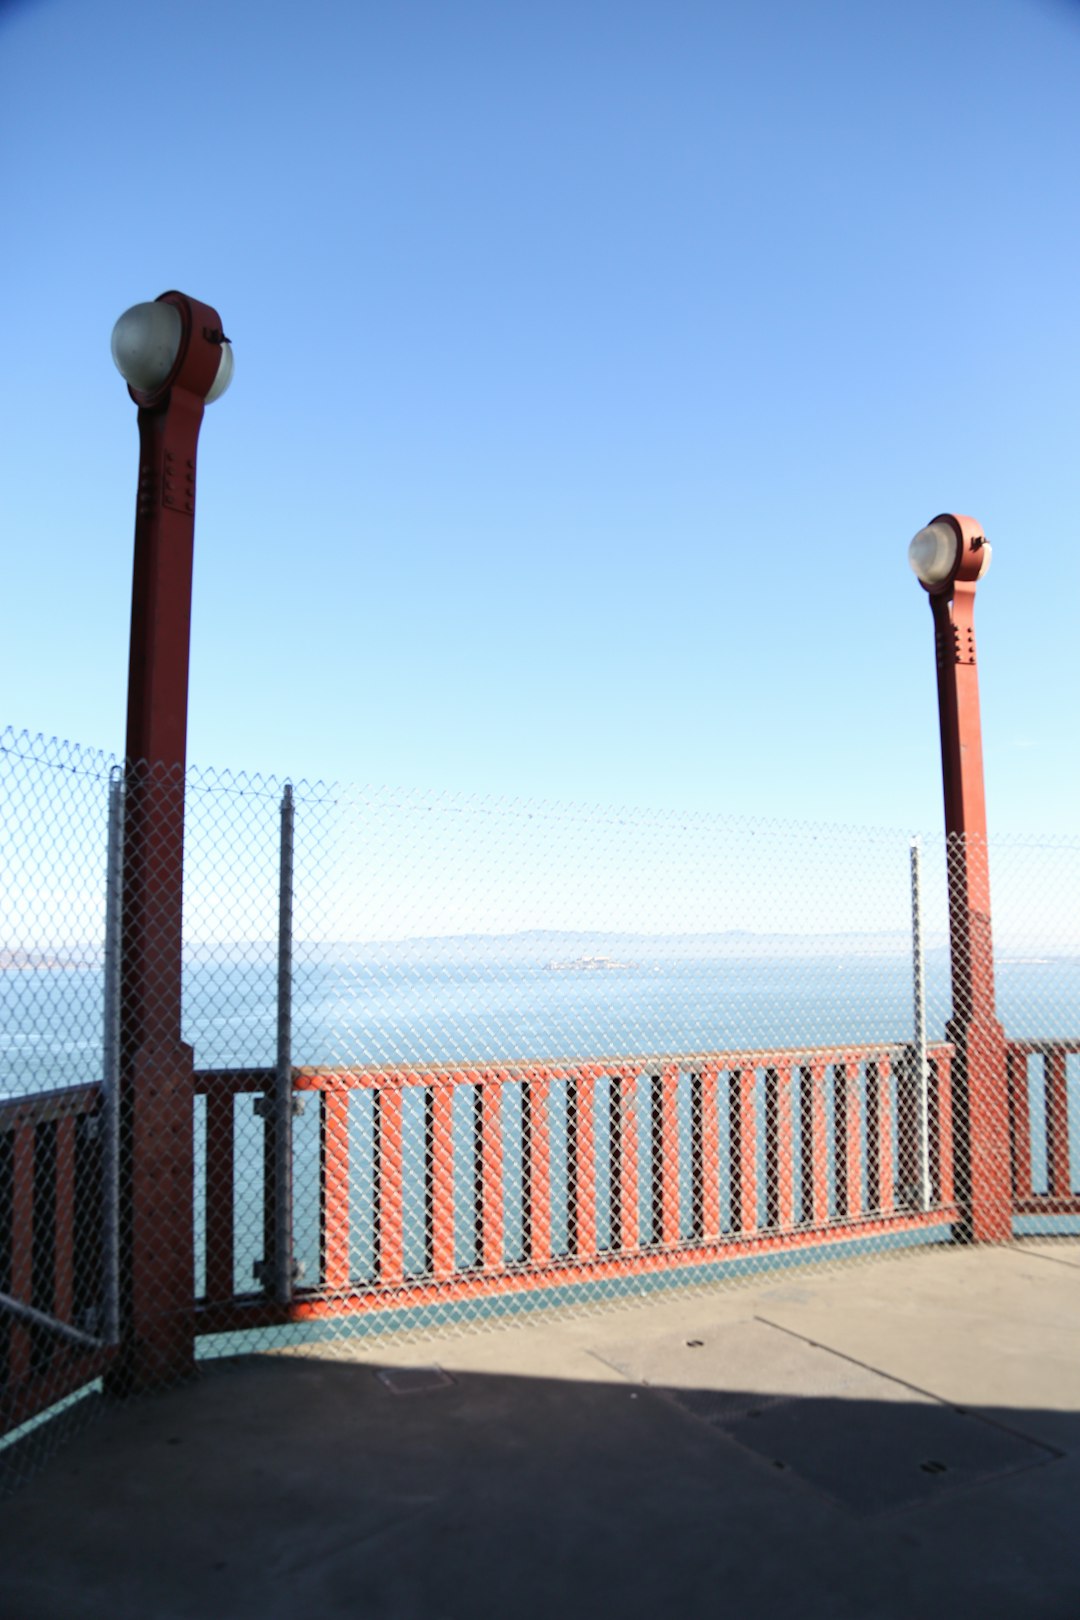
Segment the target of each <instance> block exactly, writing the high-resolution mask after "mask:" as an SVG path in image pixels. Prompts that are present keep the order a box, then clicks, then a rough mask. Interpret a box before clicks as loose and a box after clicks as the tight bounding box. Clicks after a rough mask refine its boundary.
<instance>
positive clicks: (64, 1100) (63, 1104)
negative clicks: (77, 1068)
mask: <svg viewBox="0 0 1080 1620" xmlns="http://www.w3.org/2000/svg"><path fill="white" fill-rule="evenodd" d="M101 1098H102V1088H101V1082H100V1080H92V1081H89V1082H87V1083H85V1084H83V1085H78V1086H57V1087H55V1088H54V1089H53V1090H52V1091H36V1092H31V1093H29V1094H27V1095H25V1096H18V1097H11V1096H8V1097H0V1131H10V1130H14V1129H15V1128H16V1127H17V1126H19V1125H29V1124H33V1125H43V1124H45V1123H46V1122H47V1121H49V1120H54V1119H67V1118H68V1117H69V1116H70V1115H72V1114H94V1113H96V1112H97V1110H98V1108H99V1107H100V1106H101Z"/></svg>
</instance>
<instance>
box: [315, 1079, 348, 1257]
mask: <svg viewBox="0 0 1080 1620" xmlns="http://www.w3.org/2000/svg"><path fill="white" fill-rule="evenodd" d="M321 1096H322V1116H321V1121H320V1126H321V1128H320V1136H321V1141H320V1144H319V1147H320V1153H319V1158H320V1169H321V1175H320V1178H319V1179H320V1183H321V1194H322V1196H321V1198H320V1204H321V1216H322V1220H321V1223H320V1224H321V1229H322V1251H323V1252H322V1275H323V1286H324V1287H325V1288H328V1289H329V1288H346V1287H347V1286H348V1283H349V1093H348V1091H347V1090H346V1089H345V1088H344V1087H340V1086H339V1087H333V1088H331V1089H329V1090H326V1091H324V1092H322V1093H321Z"/></svg>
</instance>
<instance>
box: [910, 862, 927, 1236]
mask: <svg viewBox="0 0 1080 1620" xmlns="http://www.w3.org/2000/svg"><path fill="white" fill-rule="evenodd" d="M921 859H922V846H921V843H920V840H919V838H918V836H916V837H914V838H913V839H912V840H911V977H912V987H913V1010H914V1015H915V1016H914V1043H913V1052H912V1056H913V1059H914V1071H915V1102H916V1107H917V1109H918V1115H917V1118H918V1153H919V1162H918V1169H919V1185H918V1198H919V1203H920V1205H921V1207H922V1208H923V1209H929V1208H930V1106H929V1079H930V1064H929V1060H928V1058H927V1052H926V961H925V956H924V952H923V935H922V866H921Z"/></svg>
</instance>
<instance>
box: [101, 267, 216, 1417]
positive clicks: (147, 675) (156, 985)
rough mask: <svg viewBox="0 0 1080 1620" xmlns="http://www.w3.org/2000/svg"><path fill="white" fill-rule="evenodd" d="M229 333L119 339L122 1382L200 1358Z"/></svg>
mask: <svg viewBox="0 0 1080 1620" xmlns="http://www.w3.org/2000/svg"><path fill="white" fill-rule="evenodd" d="M160 306H164V310H163V309H161V307H160ZM168 311H175V314H171V313H168ZM147 312H149V314H147ZM140 321H141V323H142V324H141V325H140V324H139V323H140ZM125 323H128V325H127V330H126V331H122V328H124V327H125ZM125 340H126V341H127V346H126V348H125ZM225 343H226V340H225V338H224V335H223V333H222V330H221V320H220V317H219V316H218V314H217V312H216V310H214V309H211V308H210V306H209V305H207V304H201V303H199V302H198V301H197V300H196V299H193V298H188V297H187V296H186V295H184V294H183V293H177V292H169V293H163V294H162V295H161V297H160V298H159V299H157V300H156V302H155V303H154V304H152V305H139V306H136V308H135V309H134V310H131V311H129V312H128V314H127V315H126V316H123V317H121V320H120V321H119V322H118V323H117V328H116V332H115V333H114V338H113V353H114V358H115V359H116V362H117V365H118V367H119V368H120V369H121V371H122V372H123V375H124V376H125V378H126V379H127V381H128V391H129V393H130V394H131V397H132V399H133V400H134V401H135V403H136V404H137V405H138V407H139V417H138V422H139V486H138V496H137V504H136V513H135V560H134V574H133V583H132V606H131V649H130V662H129V669H128V712H127V743H126V757H127V775H126V782H125V818H124V870H123V900H122V938H121V984H120V1041H121V1064H120V1117H121V1207H120V1233H121V1238H120V1252H121V1260H122V1267H121V1277H122V1281H121V1337H120V1345H119V1349H118V1353H117V1356H116V1359H115V1361H114V1363H113V1365H112V1367H111V1369H110V1372H109V1375H108V1383H109V1386H110V1388H111V1390H112V1391H113V1392H114V1393H118V1394H126V1393H129V1392H131V1391H134V1390H142V1389H153V1388H160V1387H163V1386H165V1385H167V1384H170V1383H173V1382H175V1381H176V1379H178V1378H181V1377H183V1376H185V1375H186V1374H187V1373H189V1372H190V1371H191V1370H192V1368H193V1365H194V1316H193V1285H194V1264H193V1233H192V1188H193V1179H194V1165H193V1151H192V1149H193V1144H192V1115H193V1105H192V1098H193V1056H192V1051H191V1048H190V1047H189V1046H186V1045H185V1044H184V1042H183V1041H182V1040H181V1037H180V994H181V946H182V926H181V925H182V906H183V862H184V773H185V768H186V764H187V701H188V653H189V640H190V624H191V572H192V555H193V547H194V536H195V456H196V447H197V444H198V437H199V427H200V424H201V422H202V416H203V408H204V405H205V403H206V400H207V396H208V395H209V396H210V397H216V394H217V393H218V392H220V391H223V386H222V378H223V375H224V381H226V382H227V380H228V373H229V372H230V371H231V356H230V355H229V353H228V351H227V350H226V349H225V348H224V347H223V345H224V344H225Z"/></svg>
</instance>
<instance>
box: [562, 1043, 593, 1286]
mask: <svg viewBox="0 0 1080 1620" xmlns="http://www.w3.org/2000/svg"><path fill="white" fill-rule="evenodd" d="M567 1106H568V1108H569V1110H570V1112H571V1114H572V1117H573V1152H572V1153H570V1152H568V1154H567V1158H568V1161H569V1167H568V1174H569V1177H570V1183H571V1188H570V1190H571V1194H572V1201H573V1234H572V1238H571V1249H572V1252H573V1253H574V1254H575V1255H576V1256H577V1258H578V1259H579V1260H589V1259H591V1258H592V1257H593V1255H595V1253H596V1140H595V1135H596V1126H595V1117H594V1116H595V1111H596V1080H595V1077H594V1076H593V1075H592V1074H590V1073H585V1074H580V1075H579V1076H578V1077H577V1079H576V1080H573V1081H571V1084H570V1090H569V1094H568V1104H567Z"/></svg>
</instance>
